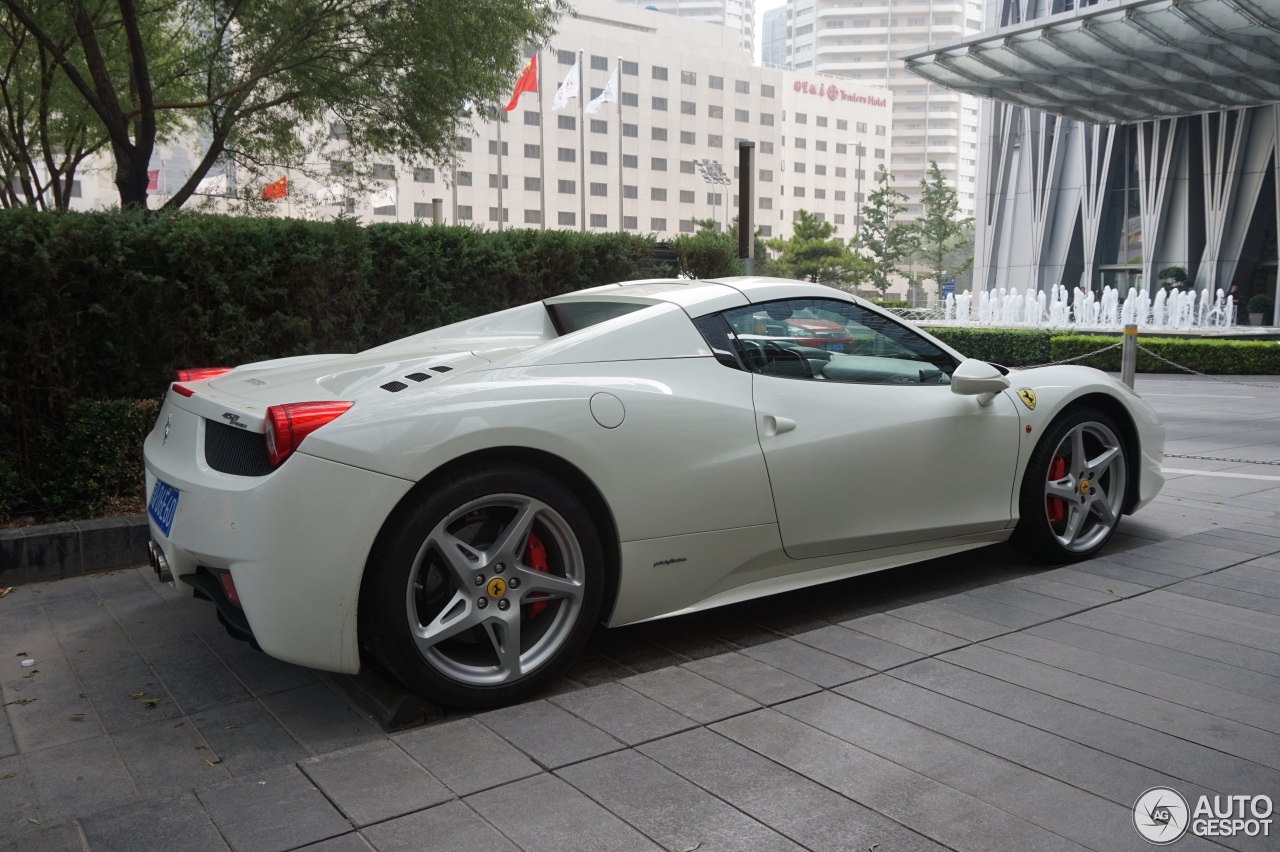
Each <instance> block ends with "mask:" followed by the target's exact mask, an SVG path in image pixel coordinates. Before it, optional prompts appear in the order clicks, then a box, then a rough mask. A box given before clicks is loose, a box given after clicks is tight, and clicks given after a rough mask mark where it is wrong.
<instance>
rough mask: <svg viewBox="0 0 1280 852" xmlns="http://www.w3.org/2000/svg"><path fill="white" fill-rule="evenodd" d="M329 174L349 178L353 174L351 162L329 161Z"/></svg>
mask: <svg viewBox="0 0 1280 852" xmlns="http://www.w3.org/2000/svg"><path fill="white" fill-rule="evenodd" d="M329 174H331V175H337V176H338V177H351V175H352V174H353V171H352V168H351V162H350V161H349V160H330V161H329Z"/></svg>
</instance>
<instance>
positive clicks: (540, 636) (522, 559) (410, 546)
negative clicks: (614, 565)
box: [360, 464, 605, 709]
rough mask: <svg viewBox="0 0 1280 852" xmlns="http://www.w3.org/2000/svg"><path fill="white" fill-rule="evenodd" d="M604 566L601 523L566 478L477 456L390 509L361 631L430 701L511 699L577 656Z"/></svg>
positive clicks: (460, 703)
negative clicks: (478, 462)
mask: <svg viewBox="0 0 1280 852" xmlns="http://www.w3.org/2000/svg"><path fill="white" fill-rule="evenodd" d="M526 521H527V523H528V529H527V530H526V532H523V533H522V532H520V529H521V528H522V524H525V523H526ZM442 542H443V543H444V546H442ZM449 549H452V550H453V552H454V557H453V561H452V563H450V562H448V561H447V560H448V556H447V551H448V550H449ZM539 551H540V553H539ZM531 563H533V564H531ZM538 566H541V567H538ZM476 577H480V578H481V579H480V580H476ZM604 578H605V571H604V556H603V549H602V546H601V542H600V536H599V533H598V532H597V530H596V528H595V526H594V525H593V523H592V520H591V516H590V513H589V512H588V511H587V510H586V508H585V507H584V506H583V504H582V501H581V500H580V499H579V498H578V497H577V495H575V494H574V493H573V492H572V491H571V490H570V489H569V488H567V487H566V486H565V485H563V484H562V483H560V482H559V481H557V480H555V479H552V478H551V477H549V476H548V475H546V474H544V473H542V472H540V471H538V470H536V469H534V468H530V467H525V466H521V465H514V464H507V465H498V466H484V467H477V468H474V469H471V470H466V471H463V472H461V473H460V474H458V475H454V476H450V477H449V479H448V480H447V481H443V482H441V483H440V485H439V488H436V489H432V490H429V491H426V492H424V493H423V494H422V496H421V498H420V499H419V500H418V501H417V502H416V503H415V504H411V505H409V506H408V507H407V508H406V509H404V510H402V511H398V512H396V513H395V514H394V515H393V516H392V519H391V520H390V521H389V524H388V528H387V529H386V530H385V531H384V533H383V536H382V538H381V539H380V540H379V544H378V546H377V547H376V548H375V551H374V554H373V556H372V557H371V558H370V562H369V565H368V567H367V570H366V572H365V578H364V582H363V585H362V588H361V595H360V634H361V641H362V643H363V645H364V647H365V650H366V652H367V653H370V654H372V655H373V656H374V658H375V659H377V660H378V662H379V663H381V664H382V665H383V666H384V667H385V668H386V669H387V670H388V671H390V672H391V673H392V674H394V675H395V676H396V677H397V678H399V679H400V680H401V681H402V682H403V683H404V684H405V685H406V686H407V687H409V688H410V689H411V690H413V691H414V692H417V693H418V694H420V695H422V696H423V697H425V698H428V699H429V700H431V701H434V702H436V703H438V704H441V705H444V706H448V707H457V708H464V709H480V708H486V707H495V706H500V705H504V704H510V703H513V702H516V701H519V700H521V699H523V698H526V697H527V696H529V695H531V694H533V693H535V692H537V691H538V690H539V689H542V688H544V687H545V686H546V685H547V684H548V683H550V682H551V681H552V680H553V679H555V678H556V677H558V676H559V675H560V674H561V673H562V672H563V671H564V669H565V668H566V667H567V666H568V665H569V664H570V663H572V662H573V660H574V659H575V657H576V656H577V654H578V651H579V650H580V649H581V647H582V644H583V642H585V641H586V639H587V637H588V636H589V635H590V633H591V631H592V630H593V628H594V627H595V625H596V621H597V618H598V615H599V612H600V605H601V598H602V596H603V587H604ZM499 580H501V581H502V582H501V583H499V582H497V581H499ZM411 583H412V584H413V586H412V588H413V591H412V593H411V592H410V584H411ZM499 586H501V587H502V588H498V587H499ZM539 589H542V591H539ZM547 589H550V590H549V591H548V590H547ZM539 596H540V597H539ZM449 631H456V632H454V633H450V632H449ZM415 633H416V634H418V637H417V638H415ZM504 651H505V654H504ZM513 654H514V656H513Z"/></svg>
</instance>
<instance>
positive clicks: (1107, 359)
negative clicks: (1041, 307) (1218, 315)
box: [1051, 334, 1280, 375]
mask: <svg viewBox="0 0 1280 852" xmlns="http://www.w3.org/2000/svg"><path fill="white" fill-rule="evenodd" d="M1117 342H1119V341H1118V338H1116V337H1108V336H1105V335H1079V334H1072V335H1059V336H1056V337H1054V338H1053V341H1052V358H1051V360H1054V361H1057V360H1061V359H1063V358H1072V357H1075V356H1078V355H1084V354H1086V353H1088V352H1092V351H1094V350H1096V349H1101V348H1102V347H1104V346H1109V345H1111V344H1112V343H1117ZM1138 343H1139V344H1140V345H1141V346H1142V347H1143V348H1144V349H1149V350H1150V351H1152V352H1154V353H1156V354H1157V355H1159V356H1161V357H1162V358H1167V359H1168V360H1170V361H1172V362H1174V363H1175V364H1180V365H1182V366H1184V367H1189V368H1190V369H1192V370H1195V371H1196V372H1198V373H1210V374H1213V373H1222V374H1235V375H1242V374H1243V375H1250V374H1252V375H1275V374H1278V373H1280V343H1278V342H1275V341H1265V340H1203V339H1194V338H1174V337H1141V336H1140V337H1139V338H1138ZM1075 363H1078V364H1084V365H1086V366H1089V367H1097V368H1098V369H1100V370H1109V371H1111V372H1118V371H1119V370H1120V349H1118V348H1117V349H1111V350H1109V351H1107V352H1104V353H1102V354H1100V355H1095V356H1094V357H1092V358H1086V359H1084V360H1082V361H1077V362H1075ZM1137 370H1138V372H1140V373H1184V372H1185V371H1184V370H1179V369H1178V368H1177V367H1174V366H1172V365H1170V364H1166V363H1165V362H1163V361H1161V360H1159V359H1157V358H1153V357H1151V356H1150V355H1148V354H1147V353H1146V352H1143V351H1142V350H1141V349H1140V350H1138V361H1137Z"/></svg>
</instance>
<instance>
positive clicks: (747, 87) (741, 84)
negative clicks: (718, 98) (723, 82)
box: [733, 80, 751, 95]
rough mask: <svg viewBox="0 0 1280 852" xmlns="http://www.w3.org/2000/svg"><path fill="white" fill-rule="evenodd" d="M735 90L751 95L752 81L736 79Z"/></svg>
mask: <svg viewBox="0 0 1280 852" xmlns="http://www.w3.org/2000/svg"><path fill="white" fill-rule="evenodd" d="M733 90H734V91H735V92H737V93H738V94H739V95H749V94H751V83H749V82H748V81H746V80H734V81H733Z"/></svg>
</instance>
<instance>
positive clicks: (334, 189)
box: [316, 183, 347, 204]
mask: <svg viewBox="0 0 1280 852" xmlns="http://www.w3.org/2000/svg"><path fill="white" fill-rule="evenodd" d="M346 197H347V188H346V187H345V186H343V185H342V184H340V183H331V184H329V185H328V186H325V187H321V188H320V189H319V190H318V191H317V192H316V201H319V202H320V203H321V204H341V203H342V202H343V200H344V199H345V198H346Z"/></svg>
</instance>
